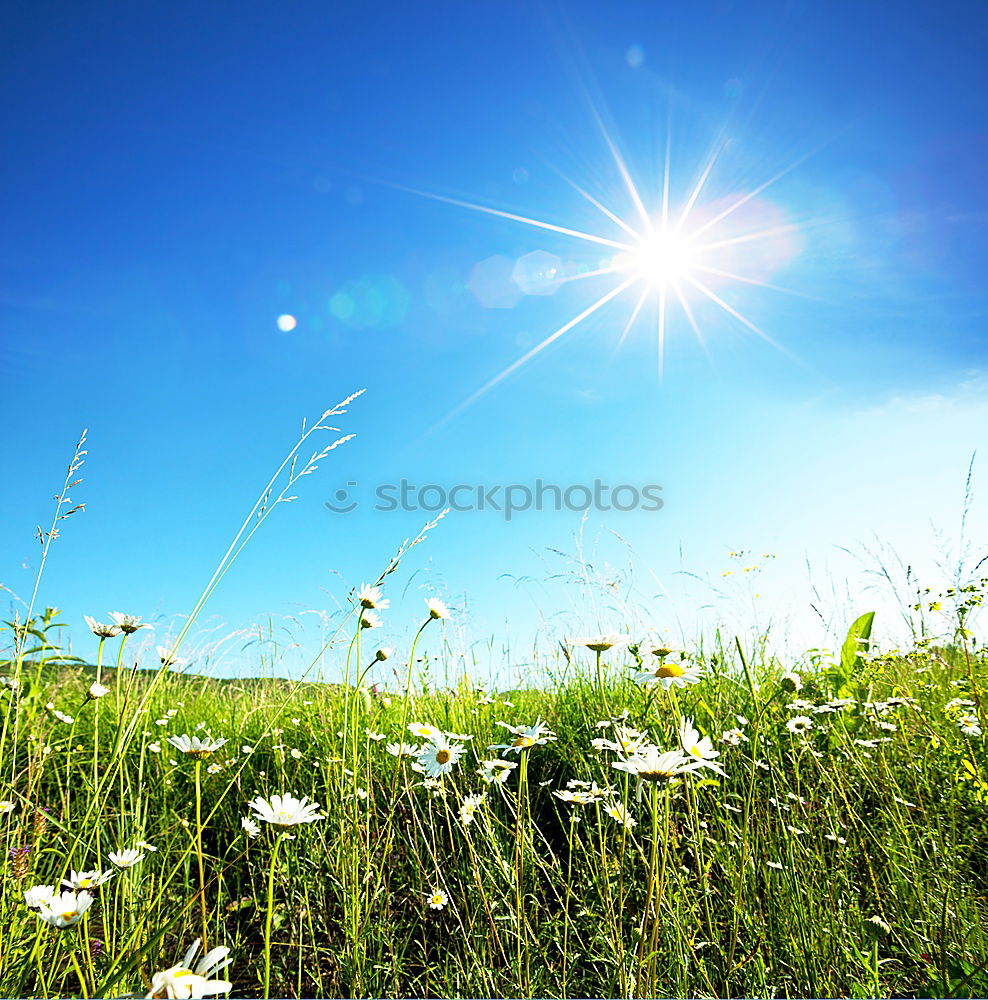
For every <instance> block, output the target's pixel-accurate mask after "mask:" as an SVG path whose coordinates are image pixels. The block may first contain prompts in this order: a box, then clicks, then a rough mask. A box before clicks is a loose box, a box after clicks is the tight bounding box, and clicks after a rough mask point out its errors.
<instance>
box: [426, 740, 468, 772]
mask: <svg viewBox="0 0 988 1000" xmlns="http://www.w3.org/2000/svg"><path fill="white" fill-rule="evenodd" d="M464 749H465V748H464V746H463V744H462V743H450V742H449V740H448V739H446V737H445V736H444V735H443V734H442V733H440V734H439V735H438V736H437V737H436V738H435V739H433V740H430V741H428V742H427V743H425V744H424V745H423V746H422V747H421V748H420V749H419V752H418V754H417V755H416V756H417V757H418V762H419V763H420V764H421V765H422V767H423V768H424V769H425V773H426V774H427V775H428V776H429V777H430V778H441V777H442V776H443V775H444V774H449V772H450V771H452V770H453V768H454V766H455V765H456V763H457V762H458V761H459V759H460V757H462V756H463V751H464Z"/></svg>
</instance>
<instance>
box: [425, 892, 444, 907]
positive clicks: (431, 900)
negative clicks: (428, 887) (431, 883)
mask: <svg viewBox="0 0 988 1000" xmlns="http://www.w3.org/2000/svg"><path fill="white" fill-rule="evenodd" d="M425 902H426V904H427V905H428V907H429V909H430V910H441V909H442V908H443V907H444V906H445V905H446V904H447V903H448V902H449V896H447V895H446V893H445V892H443V891H442V889H433V890H432V892H430V893H428V895H427V896H426V897H425Z"/></svg>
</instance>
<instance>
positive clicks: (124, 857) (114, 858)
mask: <svg viewBox="0 0 988 1000" xmlns="http://www.w3.org/2000/svg"><path fill="white" fill-rule="evenodd" d="M107 857H108V858H109V859H110V864H113V865H116V866H117V867H118V868H133V867H134V865H136V864H138V863H139V862H141V861H143V860H144V857H145V855H143V854H141V852H140V851H138V850H136V849H135V848H133V847H128V848H127V849H126V850H124V851H110V853H109V854H108V855H107Z"/></svg>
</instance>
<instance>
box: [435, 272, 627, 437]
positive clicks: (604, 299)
mask: <svg viewBox="0 0 988 1000" xmlns="http://www.w3.org/2000/svg"><path fill="white" fill-rule="evenodd" d="M635 281H636V279H635V278H634V277H631V278H628V279H627V280H626V281H624V282H622V283H621V284H620V285H618V286H617V287H615V288H612V289H611V290H610V291H609V292H605V293H604V294H603V295H602V296H601V297H600V298H599V299H597V301H596V302H594V303H592V304H591V305H589V306H587V308H586V309H584V310H583V312H581V313H579V314H578V315H577V316H574V317H573V318H572V319H571V320H569V321H567V322H566V323H564V324H563V325H562V326H561V327H559V329H558V330H554V331H553V332H552V333H550V334H549V336H548V337H546V338H545V340H543V341H541V342H540V343H538V344H536V345H535V347H533V348H531V350H529V351H527V352H526V353H525V354H523V355H522V356H521V357H520V358H518V359H517V361H513V362H512V363H511V364H510V365H508V367H507V368H505V369H504V370H503V371H501V372H500V373H498V374H497V375H495V376H494V378H492V379H490V380H489V381H488V382H486V383H485V384H484V385H482V386H481V387H480V388H479V389H478V390H477V391H476V392H474V393H473V394H472V395H471V396H469V397H467V398H466V399H465V400H464V401H463V402H462V403H460V405H459V406H457V407H456V408H455V409H454V410H452V411H451V412H450V413H449V414H448V416H447V417H446V419H447V420H450V419H452V418H453V417H455V416H456V415H457V414H458V413H460V412H462V411H463V410H465V409H466V408H467V407H468V406H472V405H473V404H474V403H476V402H477V400H478V399H480V397H481V396H483V395H485V394H486V393H488V392H490V390H491V389H493V388H494V386H496V385H497V384H498V383H499V382H503V381H504V380H505V379H506V378H507V377H508V376H509V375H512V374H513V373H514V372H516V371H518V369H519V368H521V367H522V366H523V365H525V364H527V363H528V362H529V361H531V360H532V358H534V357H535V356H536V355H537V354H540V353H541V352H542V351H543V350H545V348H547V347H548V346H549V345H550V344H552V343H553V342H555V341H557V340H558V339H559V338H560V337H562V336H563V335H564V334H566V333H569V331H570V330H572V329H573V327H575V326H577V325H579V324H580V323H582V322H583V321H584V320H585V319H587V318H588V317H589V316H592V315H593V314H594V313H595V312H597V310H598V309H600V308H601V307H602V306H605V305H607V303H608V302H610V301H611V300H612V299H615V298H617V297H618V296H619V295H620V294H621V293H622V292H623V291H624V290H625V289H626V288H630V287H631V286H632V285H633V284H634V283H635Z"/></svg>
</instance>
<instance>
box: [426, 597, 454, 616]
mask: <svg viewBox="0 0 988 1000" xmlns="http://www.w3.org/2000/svg"><path fill="white" fill-rule="evenodd" d="M425 606H426V607H427V608H428V609H429V617H430V618H449V608H447V607H446V605H445V603H444V602H443V601H440V600H439V598H438V597H427V598H426V601H425Z"/></svg>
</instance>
